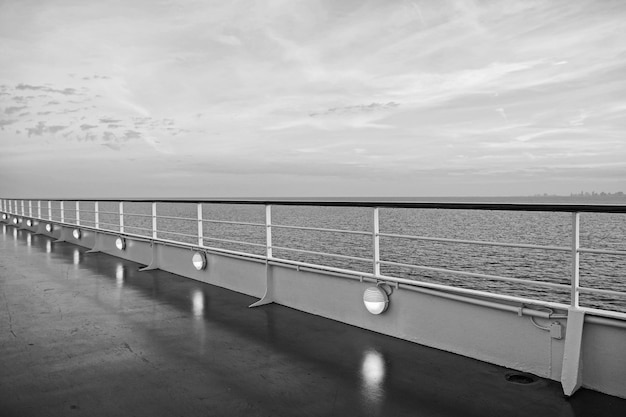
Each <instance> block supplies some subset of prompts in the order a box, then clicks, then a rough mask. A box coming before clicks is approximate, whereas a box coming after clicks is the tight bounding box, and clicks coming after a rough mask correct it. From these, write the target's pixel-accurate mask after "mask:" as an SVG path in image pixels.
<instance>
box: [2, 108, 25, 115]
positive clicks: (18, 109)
mask: <svg viewBox="0 0 626 417" xmlns="http://www.w3.org/2000/svg"><path fill="white" fill-rule="evenodd" d="M26 107H27V106H14V107H7V108H5V109H4V112H5V113H6V114H14V113H17V112H19V111H21V110H24V109H25V108H26Z"/></svg>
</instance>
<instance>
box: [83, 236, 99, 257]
mask: <svg viewBox="0 0 626 417" xmlns="http://www.w3.org/2000/svg"><path fill="white" fill-rule="evenodd" d="M102 238H103V235H102V233H98V232H96V234H95V242H94V244H93V248H91V249H89V250H88V251H87V252H85V253H98V252H102V249H103V248H102V245H103V244H102Z"/></svg>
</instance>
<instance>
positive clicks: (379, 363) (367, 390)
mask: <svg viewBox="0 0 626 417" xmlns="http://www.w3.org/2000/svg"><path fill="white" fill-rule="evenodd" d="M385 373H386V367H385V358H384V357H383V355H382V354H381V353H380V352H379V351H377V350H375V349H369V350H366V351H365V354H364V355H363V362H362V363H361V394H362V395H363V399H364V401H365V403H366V404H368V405H369V406H372V407H375V406H378V405H380V404H382V403H383V401H384V399H385V390H384V387H383V383H384V382H385Z"/></svg>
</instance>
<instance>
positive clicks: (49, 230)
mask: <svg viewBox="0 0 626 417" xmlns="http://www.w3.org/2000/svg"><path fill="white" fill-rule="evenodd" d="M46 232H48V233H50V232H52V224H50V223H48V224H47V225H46Z"/></svg>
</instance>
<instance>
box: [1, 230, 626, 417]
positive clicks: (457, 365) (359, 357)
mask: <svg viewBox="0 0 626 417" xmlns="http://www.w3.org/2000/svg"><path fill="white" fill-rule="evenodd" d="M139 267H140V265H138V264H135V263H132V262H128V261H124V260H121V259H118V258H115V257H112V256H109V255H106V254H102V253H97V254H86V253H85V249H84V248H79V247H76V246H73V245H71V244H68V243H52V241H51V239H49V238H47V237H44V236H37V235H33V234H32V233H30V232H26V231H21V230H16V229H15V228H13V227H11V226H5V225H3V226H2V233H0V290H1V294H2V299H1V300H0V415H2V416H41V415H46V416H73V415H76V416H79V415H85V416H105V415H107V416H108V415H111V416H113V415H123V416H208V415H228V416H238V415H242V416H243V415H245V416H248V417H252V416H295V415H297V416H333V415H336V416H346V415H349V416H357V415H363V416H416V415H419V416H503V415H505V416H507V417H512V416H528V415H542V416H561V417H569V416H572V417H573V416H616V415H626V400H622V399H619V398H615V397H611V396H607V395H603V394H599V393H597V392H593V391H589V390H585V389H582V390H580V391H579V392H578V393H576V395H575V396H574V397H572V398H570V399H567V398H565V397H564V396H563V394H562V391H561V387H560V385H559V384H558V383H556V382H553V381H548V380H543V379H537V380H536V381H535V382H533V383H530V384H518V383H513V382H509V381H507V379H506V376H507V375H508V374H511V373H512V371H510V370H507V369H504V368H501V367H498V366H495V365H490V364H487V363H483V362H480V361H476V360H473V359H468V358H465V357H462V356H458V355H454V354H449V353H446V352H442V351H439V350H436V349H431V348H427V347H423V346H419V345H416V344H413V343H410V342H407V341H403V340H398V339H394V338H391V337H387V336H383V335H379V334H376V333H373V332H369V331H366V330H362V329H359V328H355V327H351V326H348V325H345V324H341V323H338V322H334V321H331V320H327V319H324V318H320V317H316V316H312V315H308V314H305V313H301V312H298V311H295V310H292V309H289V308H286V307H282V306H278V305H267V306H264V307H261V308H256V309H249V308H247V306H248V305H249V304H251V303H252V302H254V301H256V300H255V299H253V298H251V297H248V296H245V295H241V294H237V293H234V292H231V291H228V290H224V289H221V288H218V287H214V286H211V285H207V284H203V283H200V282H196V281H193V280H190V279H186V278H182V277H179V276H177V275H173V274H169V273H166V272H163V271H158V270H156V271H147V272H138V271H137V269H138V268H139Z"/></svg>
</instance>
